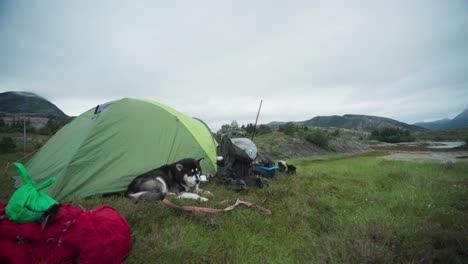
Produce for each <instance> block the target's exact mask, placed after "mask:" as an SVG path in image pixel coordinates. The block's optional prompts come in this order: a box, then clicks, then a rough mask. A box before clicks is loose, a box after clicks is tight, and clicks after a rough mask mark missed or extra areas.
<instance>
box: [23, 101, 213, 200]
mask: <svg viewBox="0 0 468 264" xmlns="http://www.w3.org/2000/svg"><path fill="white" fill-rule="evenodd" d="M189 157H190V158H196V159H199V158H202V157H204V158H205V159H204V161H203V162H202V170H203V172H204V173H205V174H206V173H212V174H214V173H215V172H216V171H215V170H216V143H215V141H214V139H213V137H212V135H211V132H210V130H209V129H208V127H207V126H206V125H205V124H204V123H202V122H200V120H197V119H194V118H191V117H188V116H186V115H184V114H181V113H179V112H177V111H175V110H174V109H171V108H170V107H167V106H165V105H162V104H159V103H156V102H151V101H147V100H139V99H128V98H124V99H121V100H117V101H113V102H110V103H107V104H104V105H99V106H98V107H96V108H93V109H90V110H88V111H87V112H85V113H83V114H81V115H80V116H78V117H76V118H75V119H74V120H73V121H72V122H71V123H69V124H68V125H66V126H64V127H63V128H62V129H60V130H59V131H58V132H57V133H56V134H55V135H54V136H53V137H52V138H50V140H49V141H48V142H47V143H46V144H45V145H44V146H43V147H42V149H41V150H40V151H39V152H38V153H37V154H36V155H34V157H33V158H32V159H31V160H30V161H29V162H28V163H27V164H26V168H27V169H28V171H29V174H30V175H31V177H32V178H33V179H34V180H35V181H36V182H38V183H41V182H43V181H45V180H47V179H49V178H50V177H56V178H57V181H56V182H55V183H54V184H53V185H51V186H50V187H49V188H47V189H46V190H45V192H46V193H48V194H49V195H50V196H51V197H53V198H55V199H57V200H58V201H64V200H69V199H71V198H73V197H75V196H81V197H86V196H90V195H94V194H101V193H112V192H120V191H125V190H126V188H127V186H128V184H130V182H131V181H132V180H133V179H134V178H135V177H136V176H138V175H140V174H142V173H145V172H147V171H149V170H152V169H155V168H158V167H160V166H161V165H164V164H169V163H173V162H176V161H178V160H180V159H183V158H189Z"/></svg>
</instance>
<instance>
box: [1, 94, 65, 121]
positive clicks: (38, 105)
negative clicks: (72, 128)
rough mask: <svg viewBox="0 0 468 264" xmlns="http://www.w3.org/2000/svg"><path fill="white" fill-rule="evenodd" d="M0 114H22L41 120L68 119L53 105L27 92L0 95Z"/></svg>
mask: <svg viewBox="0 0 468 264" xmlns="http://www.w3.org/2000/svg"><path fill="white" fill-rule="evenodd" d="M0 113H6V114H22V115H26V116H28V117H41V118H59V119H68V118H69V117H68V116H67V115H66V114H65V113H64V112H63V111H62V110H60V109H59V108H58V107H57V106H55V105H54V104H53V103H51V102H49V101H48V100H46V99H44V98H42V97H40V96H39V95H37V94H34V93H29V92H5V93H0Z"/></svg>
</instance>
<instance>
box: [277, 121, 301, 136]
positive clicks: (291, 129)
mask: <svg viewBox="0 0 468 264" xmlns="http://www.w3.org/2000/svg"><path fill="white" fill-rule="evenodd" d="M278 131H280V132H283V133H285V134H286V135H288V136H293V135H294V133H296V131H297V126H296V125H294V123H293V122H287V123H286V124H284V125H281V126H279V128H278Z"/></svg>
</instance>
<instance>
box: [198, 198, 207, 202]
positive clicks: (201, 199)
mask: <svg viewBox="0 0 468 264" xmlns="http://www.w3.org/2000/svg"><path fill="white" fill-rule="evenodd" d="M198 201H200V202H202V203H206V202H208V198H205V197H201V196H200V197H199V198H198Z"/></svg>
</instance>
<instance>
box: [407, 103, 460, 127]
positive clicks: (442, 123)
mask: <svg viewBox="0 0 468 264" xmlns="http://www.w3.org/2000/svg"><path fill="white" fill-rule="evenodd" d="M414 125H416V126H420V127H425V128H429V129H447V128H464V127H468V108H467V109H465V111H463V112H461V113H460V114H459V115H457V116H456V117H455V118H453V119H450V118H444V119H441V120H437V121H433V122H420V123H415V124H414Z"/></svg>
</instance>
